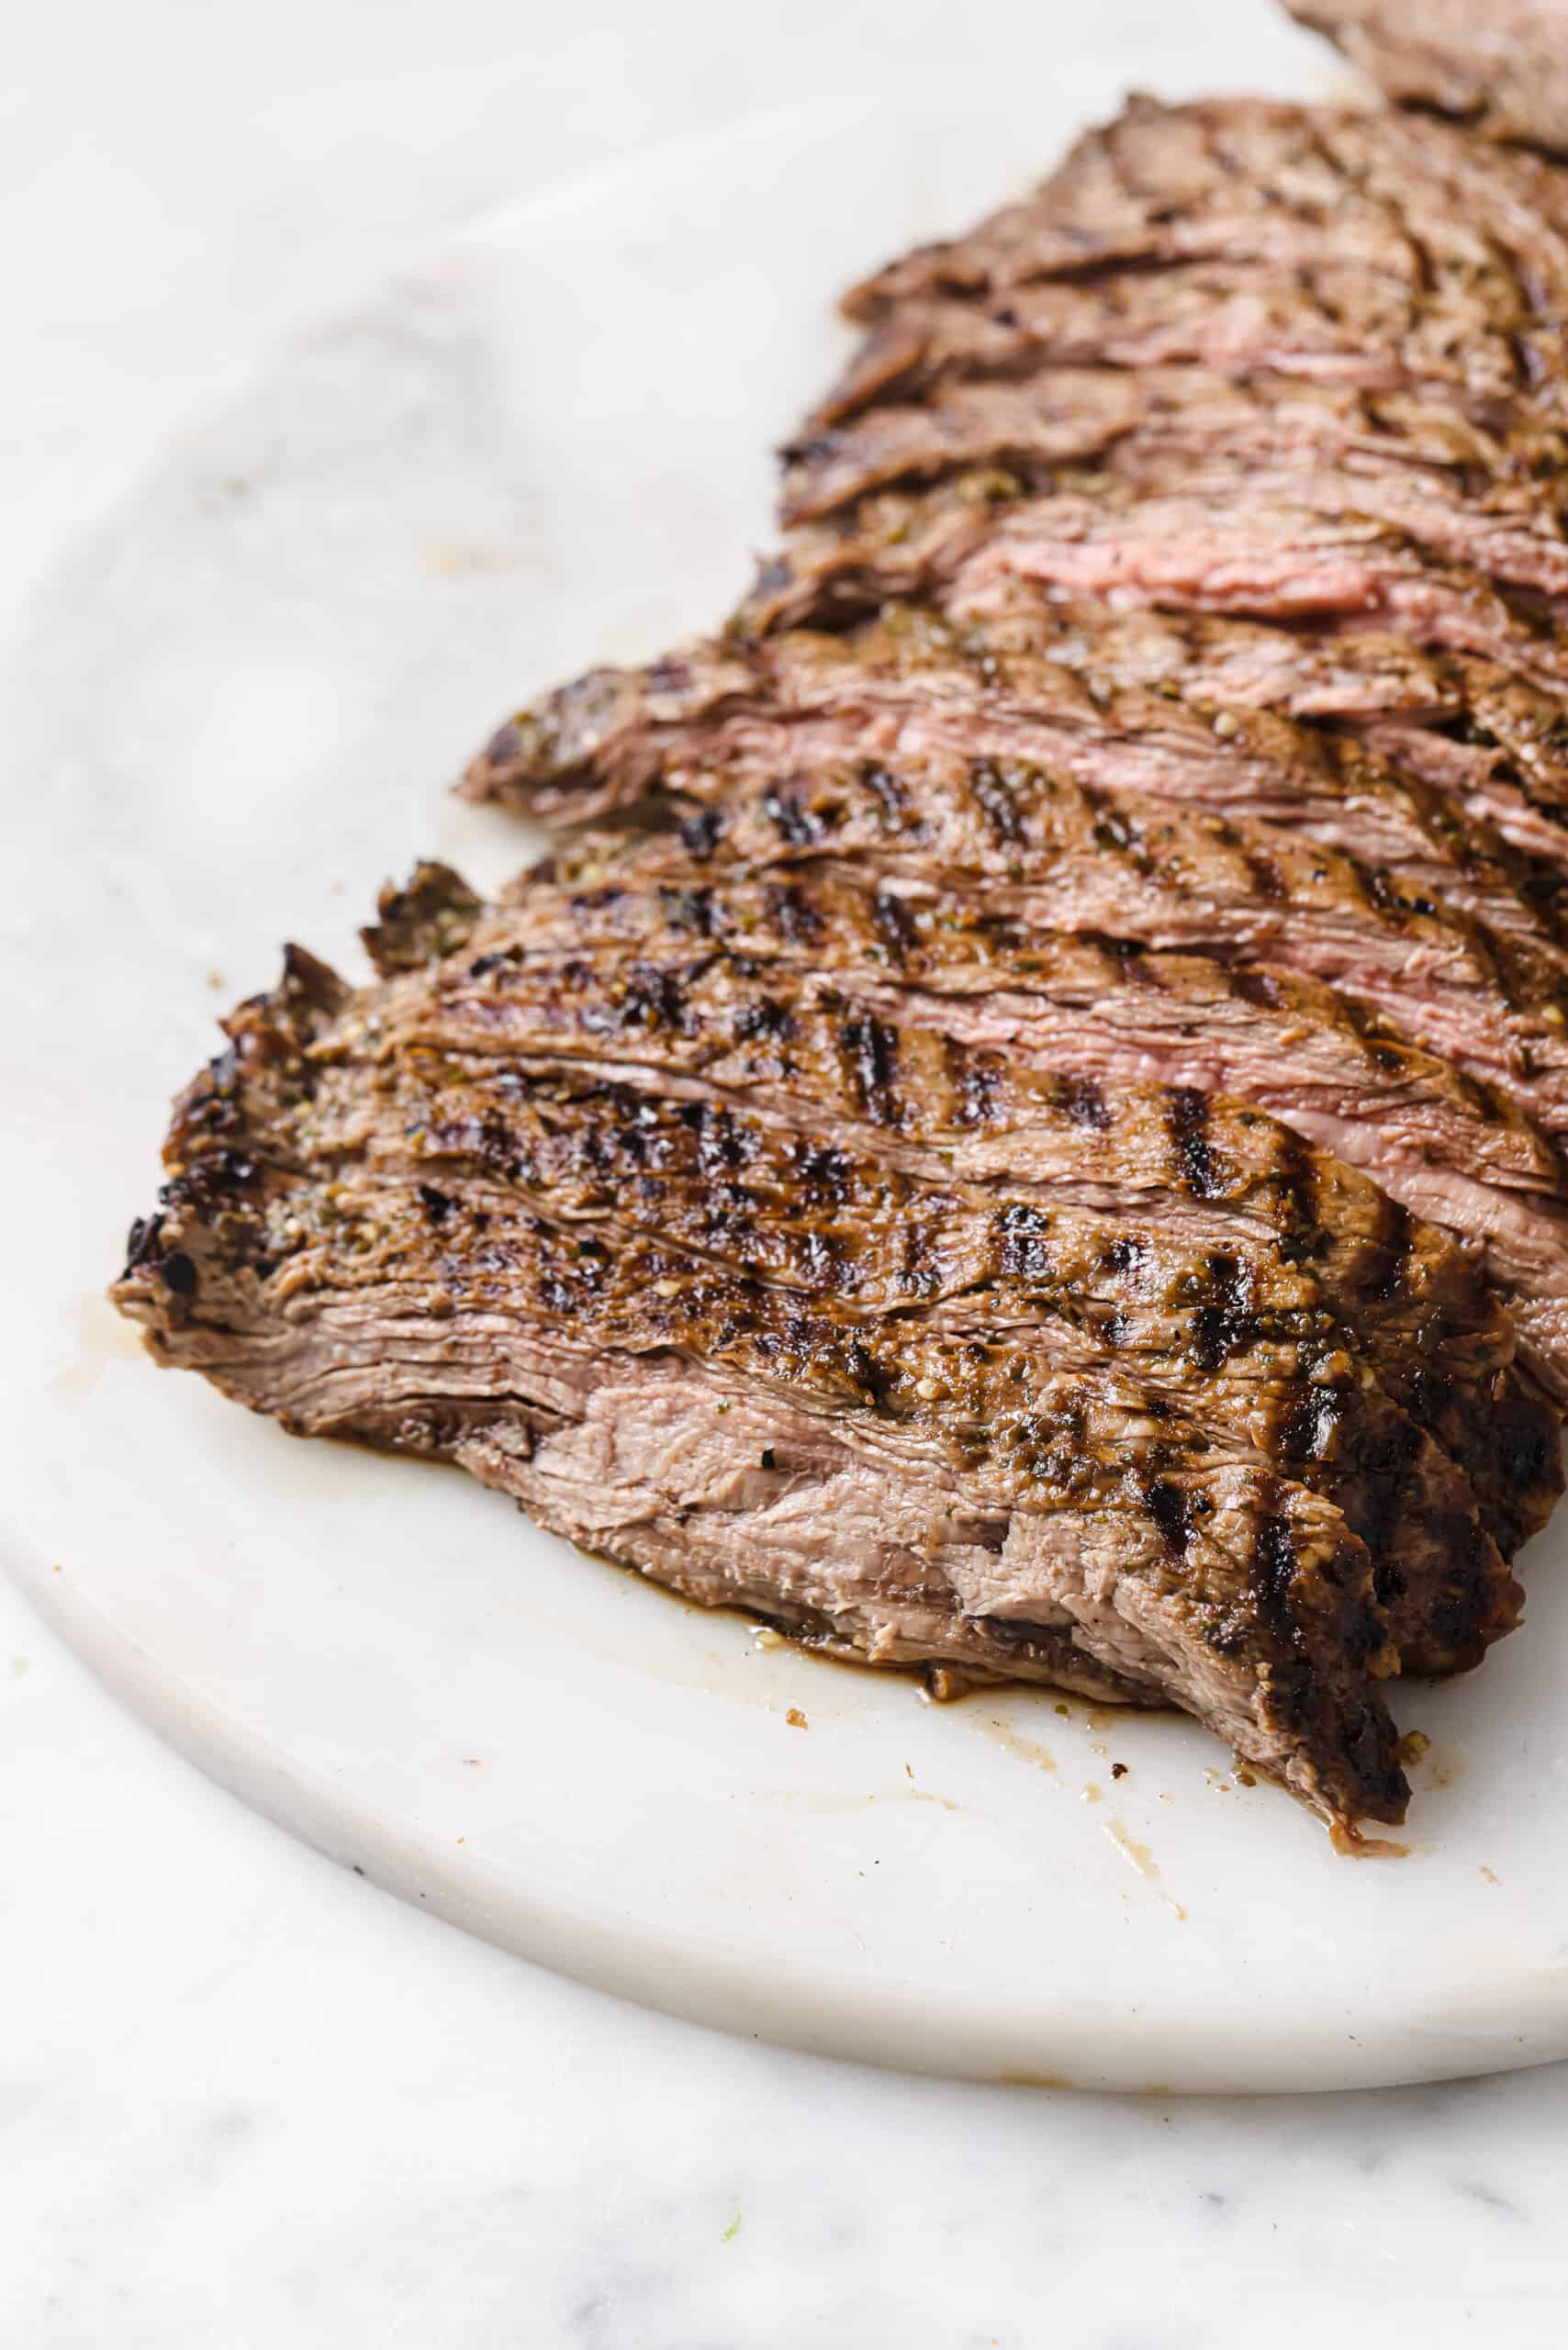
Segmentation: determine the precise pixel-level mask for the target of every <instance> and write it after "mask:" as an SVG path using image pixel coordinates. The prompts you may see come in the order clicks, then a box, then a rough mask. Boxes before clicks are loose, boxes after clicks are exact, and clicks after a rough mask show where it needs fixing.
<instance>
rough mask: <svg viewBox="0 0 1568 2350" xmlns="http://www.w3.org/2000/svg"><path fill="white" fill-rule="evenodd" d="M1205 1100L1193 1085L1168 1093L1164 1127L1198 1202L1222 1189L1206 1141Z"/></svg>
mask: <svg viewBox="0 0 1568 2350" xmlns="http://www.w3.org/2000/svg"><path fill="white" fill-rule="evenodd" d="M1208 1124H1209V1097H1208V1095H1207V1094H1206V1093H1200V1092H1199V1091H1198V1089H1197V1087H1196V1086H1194V1085H1178V1086H1173V1087H1172V1088H1171V1090H1170V1110H1169V1112H1168V1113H1167V1119H1166V1125H1167V1128H1168V1131H1169V1133H1170V1139H1171V1141H1172V1143H1173V1144H1174V1145H1175V1147H1176V1156H1177V1158H1179V1159H1180V1160H1181V1162H1182V1174H1183V1176H1184V1178H1185V1180H1186V1183H1187V1188H1188V1190H1189V1191H1191V1192H1193V1195H1194V1197H1196V1198H1197V1199H1200V1200H1214V1199H1218V1198H1219V1196H1220V1195H1221V1193H1222V1192H1223V1191H1224V1189H1225V1184H1224V1181H1223V1179H1222V1177H1221V1175H1220V1172H1219V1169H1218V1167H1217V1166H1216V1164H1215V1155H1214V1151H1213V1149H1212V1148H1211V1147H1210V1144H1209V1141H1208Z"/></svg>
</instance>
